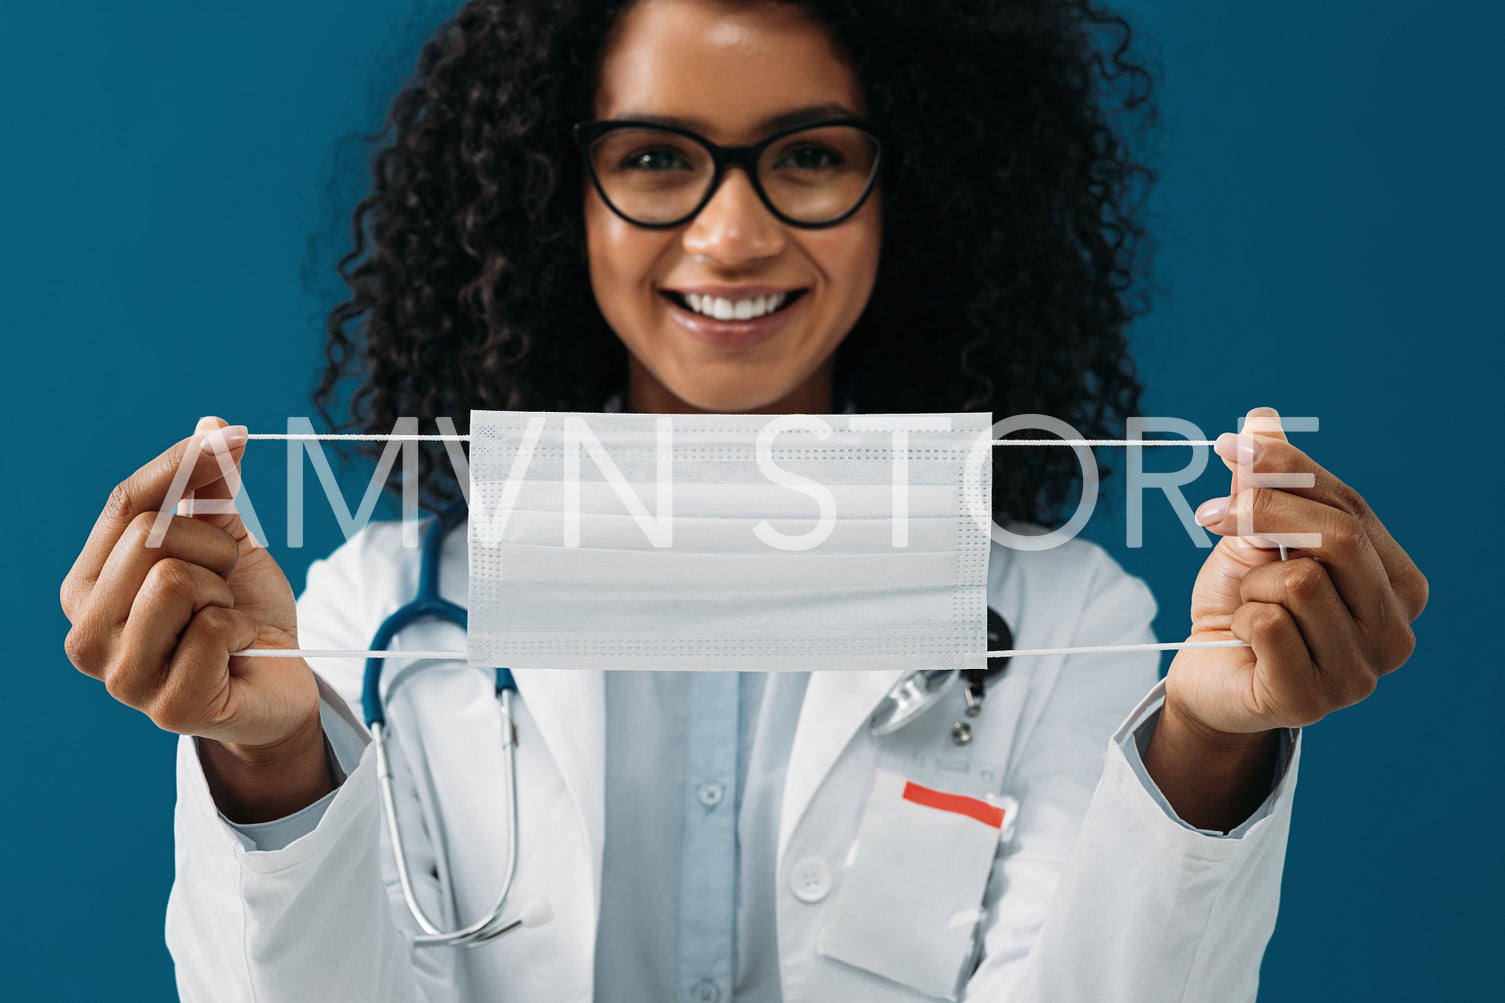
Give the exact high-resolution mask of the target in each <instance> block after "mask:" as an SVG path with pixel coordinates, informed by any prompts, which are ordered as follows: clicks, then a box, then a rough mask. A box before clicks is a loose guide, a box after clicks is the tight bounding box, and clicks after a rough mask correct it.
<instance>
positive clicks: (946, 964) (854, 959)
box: [817, 769, 1017, 1000]
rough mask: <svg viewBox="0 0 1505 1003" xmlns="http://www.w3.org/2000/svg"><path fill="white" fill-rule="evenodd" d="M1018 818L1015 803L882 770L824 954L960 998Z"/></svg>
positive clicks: (825, 934) (826, 931)
mask: <svg viewBox="0 0 1505 1003" xmlns="http://www.w3.org/2000/svg"><path fill="white" fill-rule="evenodd" d="M1016 811H1017V805H1016V803H1015V802H1014V801H1013V799H1011V798H1007V797H1000V796H996V795H989V796H988V797H987V798H986V799H979V798H974V797H968V796H966V795H962V794H954V793H949V792H946V791H942V790H938V789H936V788H934V787H928V786H924V785H921V784H918V783H915V782H913V781H910V780H907V779H905V778H904V777H903V776H901V775H900V774H898V773H895V772H892V771H890V770H884V769H879V770H878V771H877V774H876V776H875V777H874V780H873V788H872V792H871V794H870V796H869V798H868V802H867V805H866V807H865V808H864V810H863V815H862V821H861V823H860V824H859V826H858V830H857V840H856V842H854V843H853V844H852V848H851V850H850V852H849V853H848V854H847V860H846V864H845V866H844V868H843V870H842V872H841V877H840V881H839V883H838V886H837V890H836V893H835V896H834V898H833V901H832V905H831V912H830V914H829V916H828V917H827V919H826V923H825V926H824V928H823V929H822V930H821V934H820V939H819V942H818V945H817V950H818V951H819V952H820V953H821V954H822V955H823V956H825V957H826V958H829V959H831V960H832V961H837V962H840V963H842V964H846V965H850V966H852V967H854V968H858V969H861V970H863V971H866V972H871V973H873V974H875V975H878V976H881V977H883V978H885V979H888V980H890V981H892V982H895V983H898V984H899V985H902V986H905V987H906V988H908V989H910V990H912V991H914V992H918V993H921V994H923V995H926V996H929V997H932V998H934V999H941V1000H954V999H956V998H957V996H958V994H959V992H960V989H961V986H962V984H963V982H964V980H965V976H966V975H967V974H969V973H970V972H971V970H972V967H973V962H974V961H975V958H976V949H977V948H976V930H977V929H978V924H979V923H980V921H981V920H982V918H983V915H984V912H983V909H982V901H983V894H984V892H985V890H986V888H987V882H988V877H989V875H990V874H991V872H992V867H993V859H994V856H995V854H996V853H997V850H998V846H999V843H1000V841H1007V839H1008V838H1009V835H1010V834H1011V832H1012V830H1013V826H1014V815H1015V813H1016Z"/></svg>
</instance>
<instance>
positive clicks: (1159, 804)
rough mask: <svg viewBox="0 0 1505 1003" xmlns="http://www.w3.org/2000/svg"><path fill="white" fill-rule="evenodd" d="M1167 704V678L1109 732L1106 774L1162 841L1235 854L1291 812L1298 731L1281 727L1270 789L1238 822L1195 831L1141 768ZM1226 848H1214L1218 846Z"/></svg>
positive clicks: (1208, 853) (1188, 848) (1186, 848)
mask: <svg viewBox="0 0 1505 1003" xmlns="http://www.w3.org/2000/svg"><path fill="white" fill-rule="evenodd" d="M1164 706H1165V680H1164V679H1162V680H1160V681H1159V682H1158V683H1156V684H1155V686H1154V688H1153V689H1151V690H1150V692H1149V694H1148V695H1146V696H1145V698H1144V699H1143V700H1141V701H1140V702H1139V706H1137V707H1135V708H1134V710H1133V711H1131V712H1130V713H1129V716H1128V717H1127V718H1126V719H1125V720H1124V722H1123V724H1121V725H1119V727H1118V730H1117V731H1115V732H1114V733H1113V739H1112V742H1111V743H1110V745H1109V752H1108V762H1107V764H1106V767H1105V776H1106V777H1107V778H1108V779H1109V780H1110V782H1112V783H1113V785H1114V786H1116V787H1117V788H1118V789H1119V790H1120V792H1121V793H1122V794H1123V795H1124V797H1125V798H1126V799H1127V800H1128V801H1129V802H1130V803H1131V804H1132V805H1133V807H1134V809H1135V811H1136V813H1137V814H1138V815H1139V816H1140V817H1141V819H1142V820H1143V821H1144V822H1145V823H1146V824H1147V825H1149V826H1151V829H1152V831H1154V832H1156V833H1157V834H1159V835H1160V837H1161V839H1162V841H1164V842H1167V843H1169V844H1172V845H1173V846H1175V847H1176V848H1179V849H1182V850H1184V851H1186V852H1188V853H1192V854H1193V855H1200V856H1216V857H1222V856H1224V855H1226V854H1227V853H1232V852H1236V850H1237V847H1238V844H1239V843H1240V841H1243V840H1249V839H1254V838H1257V836H1258V834H1259V833H1260V832H1261V831H1262V830H1263V829H1266V828H1269V826H1270V821H1269V820H1270V819H1271V817H1272V816H1273V815H1275V814H1276V813H1277V812H1278V811H1279V812H1283V813H1284V812H1288V811H1289V802H1290V801H1291V798H1292V796H1293V794H1294V790H1295V785H1296V768H1297V764H1298V762H1299V760H1300V755H1301V729H1300V728H1294V729H1293V728H1282V729H1279V748H1278V750H1277V753H1276V757H1275V769H1274V773H1273V776H1272V777H1271V782H1270V793H1269V794H1268V795H1267V796H1266V797H1265V800H1264V802H1263V803H1262V804H1260V806H1259V807H1258V808H1257V809H1255V811H1254V813H1253V814H1251V815H1250V816H1249V818H1247V819H1246V820H1244V822H1243V823H1242V824H1240V825H1239V826H1237V827H1235V828H1233V829H1231V830H1229V831H1228V832H1227V833H1224V832H1222V831H1219V830H1215V829H1199V828H1197V827H1196V826H1193V825H1191V824H1190V823H1188V822H1186V821H1185V820H1184V819H1182V818H1181V817H1180V816H1179V815H1177V814H1176V811H1175V809H1174V808H1173V807H1171V803H1170V801H1168V800H1167V799H1166V797H1165V795H1164V794H1163V793H1162V792H1161V790H1160V788H1159V787H1158V786H1156V784H1155V781H1154V780H1153V779H1152V778H1151V777H1150V774H1149V770H1147V769H1146V768H1145V765H1144V758H1143V751H1144V750H1145V749H1147V748H1148V747H1149V744H1150V739H1151V738H1152V737H1154V734H1155V726H1156V724H1157V723H1158V722H1159V720H1160V712H1161V710H1162V708H1163V707H1164ZM1220 845H1221V846H1224V847H1225V849H1223V850H1219V849H1216V847H1218V846H1220Z"/></svg>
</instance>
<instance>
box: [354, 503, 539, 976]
mask: <svg viewBox="0 0 1505 1003" xmlns="http://www.w3.org/2000/svg"><path fill="white" fill-rule="evenodd" d="M465 515H466V506H465V503H464V501H463V500H462V501H458V502H455V503H454V504H452V505H450V506H448V507H447V508H445V509H444V511H443V512H441V513H439V516H438V518H436V519H435V520H434V522H433V524H432V525H431V526H429V529H428V532H427V533H426V534H425V535H424V538H423V552H422V557H421V559H420V562H419V565H418V593H417V595H415V596H414V597H413V600H412V601H411V602H409V603H405V604H404V605H402V606H401V607H399V608H398V609H397V611H396V612H395V613H393V614H392V615H391V616H389V617H387V618H386V619H385V620H383V621H382V622H381V626H380V627H378V628H377V629H376V636H375V637H373V638H372V639H371V650H372V651H384V650H386V648H387V647H388V646H389V645H390V644H391V643H392V639H393V638H394V637H396V636H397V634H398V632H399V631H401V630H403V629H404V628H406V627H407V626H409V625H410V624H412V623H414V622H416V621H418V620H425V619H433V620H443V621H445V622H447V623H453V624H455V625H457V626H459V627H461V628H464V627H466V625H467V623H468V622H469V617H468V615H467V614H466V610H465V607H463V606H460V605H458V604H456V603H452V602H450V601H449V600H448V599H444V598H441V597H440V595H439V551H440V549H441V548H442V547H443V546H444V538H445V536H447V535H448V534H449V531H450V530H451V529H454V528H455V526H457V525H459V523H460V521H461V520H462V519H464V518H465ZM384 662H385V659H381V658H368V659H367V660H366V678H365V681H364V683H363V684H362V687H361V708H362V710H363V712H364V713H365V716H366V727H368V728H369V729H370V730H371V740H372V741H373V742H374V743H375V745H376V775H377V778H378V779H379V780H380V783H381V803H382V810H383V813H384V814H385V815H386V817H387V832H388V833H389V834H390V835H391V837H392V850H393V854H394V856H396V857H397V877H398V880H399V881H400V882H401V884H402V897H403V898H404V899H406V900H407V903H408V911H409V912H410V913H412V914H413V919H414V920H416V921H417V923H418V926H419V927H420V928H421V929H422V930H423V931H424V932H423V933H422V934H420V935H419V936H417V937H415V938H414V939H413V942H414V943H415V944H416V945H418V946H420V947H435V946H443V945H461V944H463V945H464V946H466V947H475V946H477V945H478V944H484V943H486V942H487V941H489V940H491V939H493V938H495V937H500V936H501V935H502V934H504V933H506V932H508V931H509V930H515V929H517V928H518V927H520V926H537V925H538V924H539V923H542V922H545V921H547V919H548V906H547V904H543V903H540V904H536V905H530V906H529V907H527V908H524V909H523V910H522V912H521V914H520V915H519V916H518V917H517V918H516V919H514V920H512V921H511V922H509V923H505V924H502V925H500V926H497V925H495V924H496V923H497V922H498V921H499V920H500V919H501V915H502V908H503V906H505V905H506V903H507V896H508V894H509V893H510V892H511V891H512V879H513V878H514V877H515V876H516V874H517V831H518V825H517V727H516V726H515V725H514V724H513V723H512V695H513V694H514V693H516V692H517V683H516V682H515V681H514V680H513V678H512V672H511V670H509V669H504V668H498V669H497V670H496V702H497V706H498V707H500V708H501V712H502V758H503V759H504V760H506V775H507V797H506V802H505V803H506V806H507V830H508V837H507V864H506V870H505V875H506V876H505V877H504V878H503V879H502V888H501V891H499V892H498V893H497V896H496V903H495V904H494V905H492V907H491V909H490V911H488V912H487V913H486V915H484V916H482V917H481V918H480V919H478V920H476V921H475V922H473V923H471V924H469V925H468V926H464V927H461V928H459V929H457V930H441V929H440V928H439V926H438V925H437V924H436V923H434V921H433V920H431V919H429V917H428V914H427V913H425V912H424V911H423V906H421V905H419V904H418V896H417V895H415V894H414V892H413V878H412V875H411V874H409V872H408V857H407V849H406V846H405V845H404V843H403V840H402V827H401V826H399V825H398V824H397V810H396V798H395V797H394V796H393V793H392V762H391V760H390V759H389V758H388V757H387V734H386V733H387V719H386V712H385V710H384V708H383V706H382V693H381V670H382V665H383V664H384ZM394 685H395V684H394ZM390 695H391V694H390V692H389V693H388V696H390Z"/></svg>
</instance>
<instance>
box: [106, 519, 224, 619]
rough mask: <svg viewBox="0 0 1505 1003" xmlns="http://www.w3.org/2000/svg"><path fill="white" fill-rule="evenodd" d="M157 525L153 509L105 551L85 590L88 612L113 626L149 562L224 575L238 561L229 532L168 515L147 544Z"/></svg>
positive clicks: (133, 596) (126, 609)
mask: <svg viewBox="0 0 1505 1003" xmlns="http://www.w3.org/2000/svg"><path fill="white" fill-rule="evenodd" d="M156 524H157V513H156V512H143V513H141V514H140V515H138V516H136V518H134V519H132V520H131V524H130V525H129V526H127V527H126V530H125V532H124V533H122V534H121V536H120V541H119V542H118V543H117V544H116V545H115V549H114V550H113V551H111V552H110V556H109V558H108V559H107V560H106V561H105V564H104V567H103V568H101V569H100V572H99V578H98V580H97V581H96V583H95V586H94V589H93V591H92V593H91V595H90V598H89V602H88V606H89V612H88V613H87V614H86V615H88V616H99V617H101V618H102V619H103V620H104V621H105V622H107V623H110V624H113V625H114V626H116V627H117V628H118V627H119V626H121V625H123V624H124V623H125V621H126V617H127V616H128V615H129V614H130V612H131V606H132V604H133V603H134V602H135V600H136V595H137V593H139V592H140V591H141V585H142V582H144V581H145V580H146V577H147V574H148V572H150V571H151V570H152V566H153V565H155V564H157V563H158V562H159V561H162V560H164V559H167V558H174V559H176V560H180V561H187V562H188V563H189V564H196V565H199V566H201V567H204V568H206V569H208V570H209V571H210V572H212V573H213V574H215V575H218V576H219V577H220V578H222V579H225V580H229V578H230V574H231V572H233V571H234V570H235V566H236V564H237V563H238V562H239V561H240V546H239V545H238V544H237V543H236V542H235V539H234V538H233V537H232V536H230V534H229V533H227V532H225V531H224V530H222V529H219V528H218V527H216V526H211V525H209V523H207V522H205V521H203V520H201V519H189V518H186V517H184V516H180V515H175V516H172V517H171V518H170V520H169V522H168V524H167V533H166V534H165V535H164V536H163V537H162V543H161V546H158V547H152V546H149V545H148V543H149V540H150V537H151V535H152V532H153V530H154V528H155V526H156Z"/></svg>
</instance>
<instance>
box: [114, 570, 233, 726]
mask: <svg viewBox="0 0 1505 1003" xmlns="http://www.w3.org/2000/svg"><path fill="white" fill-rule="evenodd" d="M234 603H235V595H234V593H232V592H231V591H230V586H229V585H228V584H227V583H226V582H225V580H224V579H223V578H221V577H220V576H219V575H217V574H215V573H214V572H212V571H210V570H209V569H208V568H204V567H200V566H199V565H197V564H189V563H187V562H186V561H179V560H176V559H174V558H168V559H166V560H163V561H158V562H157V563H156V564H155V565H153V566H152V569H151V571H150V572H149V573H148V574H147V576H146V581H145V582H143V583H142V585H141V591H140V592H138V593H137V594H136V601H135V603H134V604H133V605H132V607H131V613H130V617H129V619H127V621H126V622H125V624H124V625H123V627H122V629H121V630H120V636H119V643H118V644H117V645H116V647H115V650H114V651H113V652H112V655H111V657H110V658H109V660H108V661H107V663H106V669H105V673H104V684H105V689H107V690H108V691H109V693H110V696H112V697H114V698H115V699H116V700H119V701H120V702H121V703H123V704H125V705H127V706H129V707H135V708H136V709H137V710H146V709H147V708H148V707H149V706H150V705H151V702H152V700H153V699H155V696H156V694H157V691H158V690H159V689H161V687H162V684H163V681H164V680H165V678H166V673H165V669H166V666H167V664H168V662H169V660H170V659H171V657H172V653H173V650H174V649H175V648H176V647H177V646H178V643H179V635H181V634H182V632H183V630H184V628H186V627H187V626H188V624H189V622H190V621H191V620H192V619H193V617H194V614H196V613H198V611H199V610H202V609H205V608H207V607H210V606H224V607H230V606H233V605H234Z"/></svg>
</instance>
